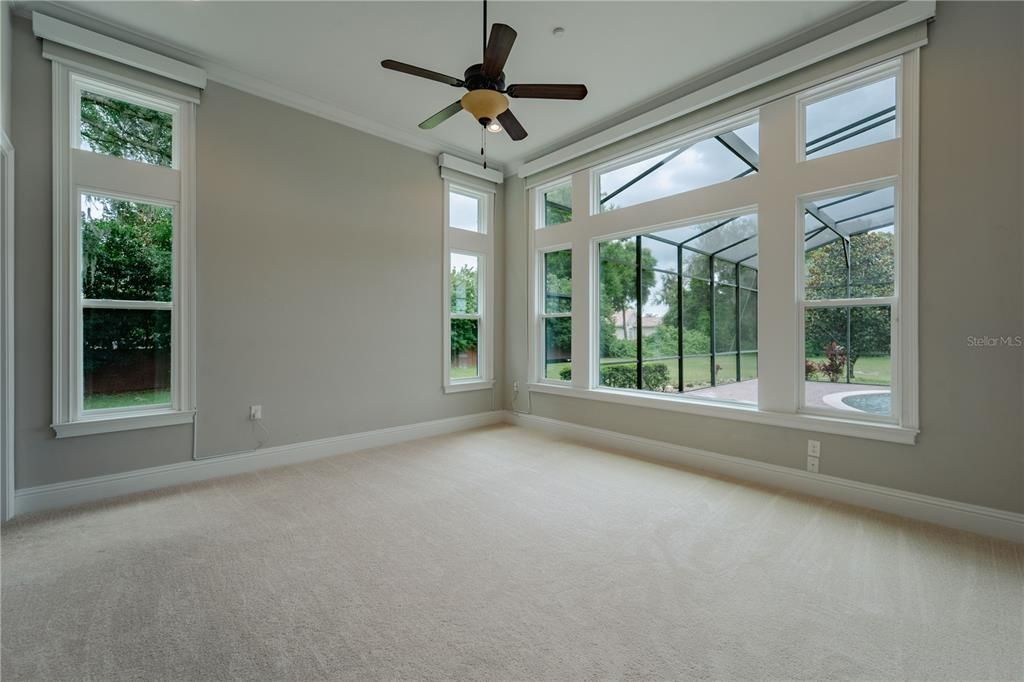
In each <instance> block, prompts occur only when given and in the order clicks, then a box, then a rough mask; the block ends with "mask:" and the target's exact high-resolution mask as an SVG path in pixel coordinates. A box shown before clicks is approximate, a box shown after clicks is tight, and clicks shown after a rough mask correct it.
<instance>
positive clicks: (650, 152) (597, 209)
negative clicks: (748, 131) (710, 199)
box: [588, 109, 760, 215]
mask: <svg viewBox="0 0 1024 682" xmlns="http://www.w3.org/2000/svg"><path fill="white" fill-rule="evenodd" d="M757 121H758V112H757V110H756V109H754V110H752V111H746V112H743V113H742V114H739V115H736V116H731V117H729V118H725V119H720V120H716V121H714V122H712V123H711V124H710V125H705V126H702V127H701V128H698V129H696V130H692V131H690V132H687V133H685V134H683V135H677V136H675V137H673V138H671V139H669V140H666V141H664V142H658V143H657V144H653V145H649V146H646V147H643V148H641V149H638V150H636V151H634V152H630V153H629V154H627V155H625V156H623V157H619V158H616V159H614V160H612V161H608V162H605V163H603V164H601V165H599V166H595V167H594V168H593V169H591V171H590V185H591V187H592V188H593V191H592V192H591V193H590V201H589V203H588V206H589V207H590V214H591V215H597V214H599V213H602V212H603V211H601V203H600V202H601V179H600V178H601V175H603V174H604V173H609V172H611V171H615V170H619V169H620V168H625V167H626V166H630V165H632V164H634V163H637V162H639V161H643V160H645V159H651V158H654V157H655V156H658V155H659V154H664V153H665V152H667V151H674V150H676V149H679V148H680V147H692V146H693V145H695V144H698V143H700V142H705V141H707V140H711V139H713V138H714V137H715V136H716V135H721V134H722V133H727V132H732V131H734V130H739V129H740V128H745V127H747V126H748V125H750V124H751V123H756V122H757ZM759 135H760V133H759ZM753 175H757V173H753ZM723 182H730V181H729V180H723V181H722V182H718V183H712V184H711V185H704V187H697V188H695V189H692V190H688V192H697V191H700V190H702V189H704V188H705V187H713V186H714V185H717V184H722V183H723ZM688 192H680V193H678V194H668V195H665V196H664V197H660V198H661V199H667V198H669V197H673V196H678V195H679V194H687V193H688ZM654 201H658V199H655V200H654ZM644 203H649V202H644ZM639 205H642V204H632V205H630V206H625V207H623V208H633V206H639ZM615 210H616V211H621V210H622V208H618V209H615ZM606 212H607V213H612V212H614V211H606Z"/></svg>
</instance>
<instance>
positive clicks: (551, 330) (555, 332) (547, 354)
mask: <svg viewBox="0 0 1024 682" xmlns="http://www.w3.org/2000/svg"><path fill="white" fill-rule="evenodd" d="M571 362H572V318H570V317H549V318H547V319H545V320H544V377H545V378H546V379H554V380H555V381H569V380H570V379H572V365H571Z"/></svg>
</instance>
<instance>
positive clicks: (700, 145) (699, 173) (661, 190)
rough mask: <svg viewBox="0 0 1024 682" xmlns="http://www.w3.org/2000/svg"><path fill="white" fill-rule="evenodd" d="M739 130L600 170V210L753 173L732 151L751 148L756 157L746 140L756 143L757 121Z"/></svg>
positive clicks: (665, 195) (620, 206)
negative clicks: (614, 167) (625, 164)
mask: <svg viewBox="0 0 1024 682" xmlns="http://www.w3.org/2000/svg"><path fill="white" fill-rule="evenodd" d="M741 130H742V131H743V135H742V136H740V135H735V134H734V133H735V132H737V131H733V132H731V133H724V134H722V135H719V136H716V137H710V138H708V139H705V140H700V141H698V142H696V143H692V144H687V145H682V146H679V147H676V148H674V149H669V150H664V151H660V152H658V153H656V154H652V155H651V156H649V157H647V158H644V159H641V160H639V161H634V162H632V163H630V164H629V165H627V166H623V167H622V168H616V169H614V170H609V171H606V172H604V173H600V174H599V175H598V177H597V183H598V191H599V192H600V197H601V198H600V200H599V201H600V207H601V211H602V212H604V211H613V210H615V209H617V208H624V207H626V206H634V205H636V204H642V203H644V202H646V201H653V200H654V199H661V198H662V197H667V196H672V195H673V194H680V193H682V192H689V191H690V190H693V189H697V188H699V187H707V186H708V185H713V184H715V183H718V182H724V181H726V180H730V179H733V178H737V177H740V176H741V175H746V174H749V173H752V172H756V170H754V169H753V168H752V167H751V165H750V164H748V163H746V162H744V161H743V160H741V159H740V156H739V155H738V154H737V153H736V151H738V152H740V154H743V153H747V154H748V155H749V152H750V151H753V152H755V153H754V156H753V157H752V158H756V144H755V145H753V147H754V148H753V149H750V147H751V145H750V144H749V142H751V141H753V142H755V143H756V140H757V124H756V123H755V124H752V125H748V126H744V128H743V129H741ZM726 142H729V143H730V145H731V146H732V147H736V148H737V149H736V151H734V150H733V149H732V148H731V147H730V146H729V145H727V144H726ZM748 150H749V151H748ZM754 165H756V161H754Z"/></svg>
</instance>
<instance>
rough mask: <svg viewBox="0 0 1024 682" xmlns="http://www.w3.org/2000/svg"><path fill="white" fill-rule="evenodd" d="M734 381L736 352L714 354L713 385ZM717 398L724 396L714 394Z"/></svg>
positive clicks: (723, 384) (732, 382)
mask: <svg viewBox="0 0 1024 682" xmlns="http://www.w3.org/2000/svg"><path fill="white" fill-rule="evenodd" d="M734 383H736V354H735V353H729V354H724V353H720V354H718V355H716V356H715V386H725V385H726V384H734ZM713 397H715V398H719V397H724V396H718V395H714V396H713Z"/></svg>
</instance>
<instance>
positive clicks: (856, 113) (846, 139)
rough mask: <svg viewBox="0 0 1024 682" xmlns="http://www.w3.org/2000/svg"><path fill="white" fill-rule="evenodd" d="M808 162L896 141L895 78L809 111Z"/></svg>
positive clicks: (849, 92) (861, 88)
mask: <svg viewBox="0 0 1024 682" xmlns="http://www.w3.org/2000/svg"><path fill="white" fill-rule="evenodd" d="M806 117H807V118H806V121H807V123H806V128H807V130H806V133H807V136H806V138H805V143H806V145H807V158H808V159H814V158H818V157H820V156H827V155H829V154H835V153H836V152H843V151H847V150H849V149H856V148H857V147H863V146H865V145H869V144H874V143H876V142H883V141H885V140H891V139H893V138H895V137H896V77H895V76H890V77H889V78H886V79H884V80H881V81H878V82H876V83H870V84H868V85H864V86H861V87H859V88H856V89H854V90H850V91H848V92H844V93H841V94H838V95H835V96H834V97H829V98H828V99H824V100H821V101H820V102H815V103H813V104H810V105H808V106H807V109H806Z"/></svg>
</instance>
